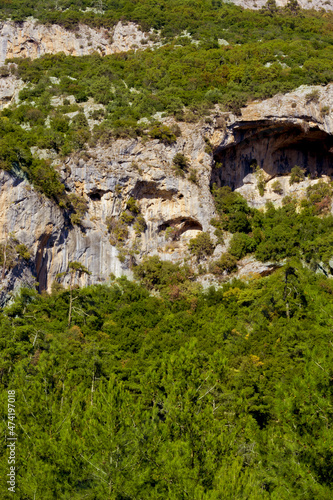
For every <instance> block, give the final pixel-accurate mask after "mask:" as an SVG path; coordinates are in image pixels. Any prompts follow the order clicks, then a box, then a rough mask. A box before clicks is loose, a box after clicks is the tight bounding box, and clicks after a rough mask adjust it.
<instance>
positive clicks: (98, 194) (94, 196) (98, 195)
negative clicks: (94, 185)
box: [88, 189, 105, 201]
mask: <svg viewBox="0 0 333 500" xmlns="http://www.w3.org/2000/svg"><path fill="white" fill-rule="evenodd" d="M104 194H105V191H103V190H101V189H100V190H98V189H96V190H95V191H92V192H91V193H89V194H88V196H89V198H90V199H91V201H101V199H102V196H103V195H104Z"/></svg>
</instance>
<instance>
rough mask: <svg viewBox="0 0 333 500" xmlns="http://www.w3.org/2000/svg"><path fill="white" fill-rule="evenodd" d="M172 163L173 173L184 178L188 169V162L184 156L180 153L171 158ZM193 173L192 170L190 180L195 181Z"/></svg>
mask: <svg viewBox="0 0 333 500" xmlns="http://www.w3.org/2000/svg"><path fill="white" fill-rule="evenodd" d="M172 163H173V166H174V171H175V173H176V174H177V175H180V176H181V177H184V176H185V173H186V172H187V171H188V169H189V166H190V160H189V159H188V158H187V157H186V156H184V155H183V154H182V153H177V154H176V155H175V156H174V157H173V159H172ZM193 172H194V170H192V172H191V175H192V178H193V179H195V178H196V177H195V172H194V177H193ZM192 182H194V180H192Z"/></svg>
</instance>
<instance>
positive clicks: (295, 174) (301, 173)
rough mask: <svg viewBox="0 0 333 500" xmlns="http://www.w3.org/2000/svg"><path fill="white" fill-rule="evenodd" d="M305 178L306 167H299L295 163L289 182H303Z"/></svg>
mask: <svg viewBox="0 0 333 500" xmlns="http://www.w3.org/2000/svg"><path fill="white" fill-rule="evenodd" d="M304 178H305V170H304V168H301V167H299V166H298V165H295V166H294V167H293V168H292V169H291V175H290V179H289V184H290V185H291V184H295V182H301V181H303V180H304Z"/></svg>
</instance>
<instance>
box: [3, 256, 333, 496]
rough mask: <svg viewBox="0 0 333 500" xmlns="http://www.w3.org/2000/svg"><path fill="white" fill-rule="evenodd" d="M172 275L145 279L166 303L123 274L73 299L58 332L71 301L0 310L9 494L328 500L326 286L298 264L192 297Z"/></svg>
mask: <svg viewBox="0 0 333 500" xmlns="http://www.w3.org/2000/svg"><path fill="white" fill-rule="evenodd" d="M172 266H174V265H173V264H170V263H164V264H161V263H159V262H158V260H156V259H154V261H151V265H148V264H147V265H146V268H145V271H142V274H143V278H142V279H143V281H145V280H146V279H147V278H148V280H149V281H148V282H147V283H152V281H153V282H154V286H157V287H159V286H161V284H162V281H164V282H165V283H166V282H168V280H169V285H167V286H168V288H169V290H170V294H171V295H170V298H168V297H166V296H163V297H162V298H157V297H153V296H150V295H149V293H148V292H147V291H146V290H145V289H144V288H142V287H140V286H138V285H136V284H134V283H130V282H128V281H126V279H120V280H117V281H116V282H114V283H113V284H112V285H111V286H109V287H108V286H93V287H89V288H85V289H82V290H75V291H74V290H73V291H72V293H73V298H72V304H73V306H72V315H71V321H70V324H69V325H68V312H69V304H70V300H71V299H70V294H71V291H70V290H60V291H58V292H54V293H53V294H52V295H51V296H47V295H44V296H37V294H36V293H35V292H34V291H32V290H23V291H22V293H21V295H20V296H19V297H18V298H17V300H16V301H15V302H14V303H13V304H12V305H11V306H10V307H8V308H7V309H6V310H4V311H3V312H1V313H0V343H1V354H0V366H1V398H2V402H3V405H5V402H6V400H7V389H11V390H15V391H16V401H17V402H16V416H17V418H16V423H17V425H16V427H15V432H16V434H17V439H18V441H17V442H18V443H19V444H20V447H19V450H20V453H17V471H18V473H17V491H16V497H17V498H18V499H21V500H23V499H24V498H34V497H35V498H36V500H37V499H43V500H48V499H50V500H51V499H65V498H69V497H71V498H73V499H78V500H79V499H82V498H91V499H92V498H94V499H95V500H99V499H101V500H105V499H110V500H111V499H116V498H127V499H135V498H163V499H164V498H170V499H174V500H178V499H181V498H184V499H185V498H193V499H196V498H197V499H199V498H200V499H207V500H211V499H220V498H223V499H232V498H235V494H236V492H237V497H238V498H239V499H244V500H245V499H252V500H257V499H258V498H260V499H276V498H279V499H286V500H287V499H289V498H294V499H299V500H301V499H302V500H303V499H305V500H312V499H313V498H320V499H327V500H328V499H330V498H331V496H332V450H331V444H332V438H333V436H332V428H331V424H330V422H331V420H332V383H331V382H332V366H333V350H332V346H331V332H332V319H331V318H332V316H333V299H332V297H333V284H332V280H330V279H327V278H325V277H322V276H318V275H315V274H312V273H311V272H310V271H309V270H306V269H302V268H301V267H300V266H299V265H298V264H297V263H293V264H292V265H289V266H286V267H285V268H283V269H281V270H279V271H277V272H276V273H275V274H274V275H273V276H271V277H268V278H263V279H254V280H252V281H250V282H249V283H245V282H243V281H239V280H238V281H234V282H232V283H228V284H226V285H224V286H223V288H220V289H219V290H216V291H215V290H214V289H209V290H208V291H207V292H206V293H205V294H202V293H194V294H193V293H192V296H191V297H189V296H184V295H182V294H181V293H180V294H179V293H178V290H176V289H174V286H175V285H173V284H172V276H174V274H175V271H176V269H173V268H172ZM171 268H172V269H171ZM154 269H155V271H156V273H157V274H156V275H155V277H154V273H155V271H154ZM179 272H180V274H181V275H182V276H184V274H183V273H184V272H185V271H182V270H181V269H180V270H179ZM147 273H148V274H147ZM148 276H149V277H148ZM163 276H164V278H163ZM184 279H185V278H184ZM170 280H171V281H170ZM175 283H177V284H178V283H179V281H178V280H177V281H175ZM180 285H182V283H181V282H180ZM149 286H151V285H149ZM74 294H75V295H74ZM74 299H75V300H74ZM31 318H34V319H33V323H32V321H31ZM1 427H2V432H3V433H5V432H6V430H5V428H6V427H7V420H6V417H4V418H3V419H2V421H1ZM4 435H5V434H4ZM5 444H6V443H5V441H4V440H2V443H1V448H0V453H1V455H2V460H1V461H0V464H1V465H0V468H1V491H2V498H3V499H4V500H6V499H7V498H8V500H9V499H10V498H11V496H10V495H9V494H8V493H6V492H7V487H6V483H5V481H6V479H5V478H6V474H7V459H6V455H7V448H6V446H5ZM185 492H186V493H185Z"/></svg>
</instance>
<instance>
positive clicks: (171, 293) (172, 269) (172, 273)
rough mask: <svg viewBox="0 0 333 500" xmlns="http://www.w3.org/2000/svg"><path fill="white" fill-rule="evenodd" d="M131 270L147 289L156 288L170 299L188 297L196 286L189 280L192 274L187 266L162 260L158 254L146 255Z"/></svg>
mask: <svg viewBox="0 0 333 500" xmlns="http://www.w3.org/2000/svg"><path fill="white" fill-rule="evenodd" d="M133 272H134V277H135V278H136V279H137V280H140V282H141V283H142V284H143V285H144V286H145V287H146V288H147V289H148V290H157V291H159V292H161V293H162V295H163V296H167V297H168V298H170V299H171V300H178V299H182V298H184V297H189V296H191V295H192V294H193V290H194V289H195V288H196V287H195V286H192V284H191V282H190V279H191V278H192V277H193V275H192V272H191V270H190V268H189V267H187V266H180V265H179V264H173V263H172V262H168V261H162V260H160V258H159V257H158V256H153V257H148V258H147V259H146V260H144V261H143V262H142V263H141V264H139V265H137V266H135V267H134V269H133Z"/></svg>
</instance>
